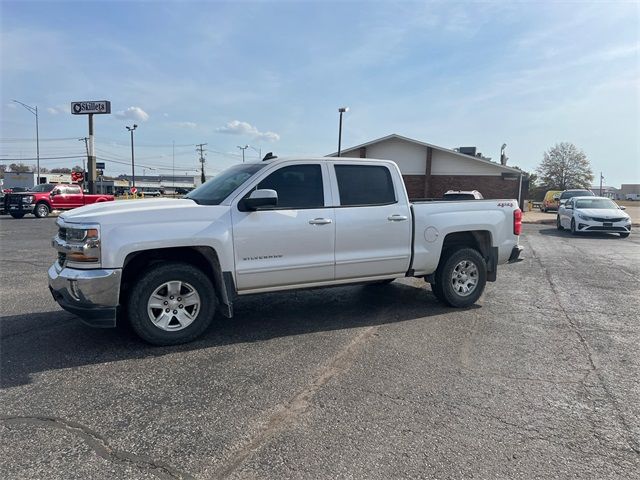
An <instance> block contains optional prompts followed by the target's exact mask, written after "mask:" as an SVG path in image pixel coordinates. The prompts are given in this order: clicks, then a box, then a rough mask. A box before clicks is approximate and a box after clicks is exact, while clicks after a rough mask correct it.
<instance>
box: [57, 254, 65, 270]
mask: <svg viewBox="0 0 640 480" xmlns="http://www.w3.org/2000/svg"><path fill="white" fill-rule="evenodd" d="M66 259H67V254H66V253H64V252H58V263H59V264H60V266H61V267H63V266H64V262H65V260H66Z"/></svg>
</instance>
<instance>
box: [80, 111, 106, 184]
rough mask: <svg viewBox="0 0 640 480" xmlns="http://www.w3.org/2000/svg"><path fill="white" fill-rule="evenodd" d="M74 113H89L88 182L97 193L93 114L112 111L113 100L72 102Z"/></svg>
mask: <svg viewBox="0 0 640 480" xmlns="http://www.w3.org/2000/svg"><path fill="white" fill-rule="evenodd" d="M71 113H72V114H73V115H89V144H88V150H89V155H88V165H87V170H88V171H87V177H88V178H87V183H88V185H89V193H92V194H95V193H96V153H95V144H94V138H93V116H94V115H96V114H97V115H102V114H109V113H111V102H109V101H107V100H94V101H88V102H71Z"/></svg>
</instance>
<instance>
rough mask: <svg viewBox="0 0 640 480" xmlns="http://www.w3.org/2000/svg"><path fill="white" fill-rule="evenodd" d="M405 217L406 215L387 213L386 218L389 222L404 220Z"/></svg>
mask: <svg viewBox="0 0 640 480" xmlns="http://www.w3.org/2000/svg"><path fill="white" fill-rule="evenodd" d="M406 219H407V216H406V215H389V216H388V217H387V220H389V221H390V222H404V221H405V220H406Z"/></svg>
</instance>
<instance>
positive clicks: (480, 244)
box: [439, 230, 498, 282]
mask: <svg viewBox="0 0 640 480" xmlns="http://www.w3.org/2000/svg"><path fill="white" fill-rule="evenodd" d="M461 247H469V248H473V249H474V250H477V251H478V252H480V254H481V255H482V257H483V258H484V260H485V262H487V281H489V282H495V281H496V278H497V270H498V247H494V246H493V236H492V235H491V232H490V231H489V230H471V231H463V232H451V233H448V234H447V235H446V236H445V237H444V240H443V242H442V251H441V253H440V260H439V265H440V264H442V263H443V262H446V261H447V257H448V255H446V254H445V252H447V251H448V250H452V249H457V248H461Z"/></svg>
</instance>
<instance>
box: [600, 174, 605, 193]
mask: <svg viewBox="0 0 640 480" xmlns="http://www.w3.org/2000/svg"><path fill="white" fill-rule="evenodd" d="M603 180H604V177H603V176H602V172H600V196H602V181H603Z"/></svg>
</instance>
